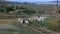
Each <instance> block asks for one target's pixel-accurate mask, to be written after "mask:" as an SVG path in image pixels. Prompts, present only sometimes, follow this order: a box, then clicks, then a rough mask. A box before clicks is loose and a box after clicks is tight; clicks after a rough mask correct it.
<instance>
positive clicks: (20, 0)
mask: <svg viewBox="0 0 60 34" xmlns="http://www.w3.org/2000/svg"><path fill="white" fill-rule="evenodd" d="M6 1H11V2H49V1H57V0H6Z"/></svg>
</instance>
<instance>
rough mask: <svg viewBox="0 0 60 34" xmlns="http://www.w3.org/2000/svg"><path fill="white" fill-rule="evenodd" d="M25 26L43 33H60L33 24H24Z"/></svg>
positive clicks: (59, 33)
mask: <svg viewBox="0 0 60 34" xmlns="http://www.w3.org/2000/svg"><path fill="white" fill-rule="evenodd" d="M23 26H24V27H27V28H31V29H32V30H33V31H36V32H39V33H42V34H60V32H55V31H51V30H49V29H47V28H46V27H36V26H34V25H31V26H26V25H23Z"/></svg>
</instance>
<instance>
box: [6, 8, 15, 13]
mask: <svg viewBox="0 0 60 34" xmlns="http://www.w3.org/2000/svg"><path fill="white" fill-rule="evenodd" d="M6 11H7V13H8V12H10V11H14V9H13V8H12V7H6Z"/></svg>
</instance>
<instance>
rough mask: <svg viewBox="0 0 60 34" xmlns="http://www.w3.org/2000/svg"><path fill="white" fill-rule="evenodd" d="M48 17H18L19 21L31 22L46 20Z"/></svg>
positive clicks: (23, 22)
mask: <svg viewBox="0 0 60 34" xmlns="http://www.w3.org/2000/svg"><path fill="white" fill-rule="evenodd" d="M46 18H47V17H43V16H34V17H31V18H18V23H22V24H29V21H34V20H35V21H44V20H45V19H46Z"/></svg>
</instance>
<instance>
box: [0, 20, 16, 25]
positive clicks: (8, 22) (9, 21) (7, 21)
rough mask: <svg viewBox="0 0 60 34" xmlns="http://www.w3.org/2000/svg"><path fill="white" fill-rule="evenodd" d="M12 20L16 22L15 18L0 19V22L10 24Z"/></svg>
mask: <svg viewBox="0 0 60 34" xmlns="http://www.w3.org/2000/svg"><path fill="white" fill-rule="evenodd" d="M14 22H17V20H16V19H1V20H0V24H12V23H14Z"/></svg>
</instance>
